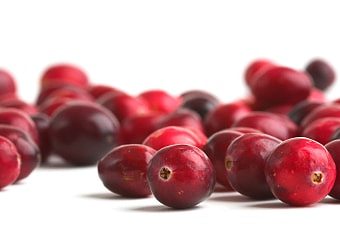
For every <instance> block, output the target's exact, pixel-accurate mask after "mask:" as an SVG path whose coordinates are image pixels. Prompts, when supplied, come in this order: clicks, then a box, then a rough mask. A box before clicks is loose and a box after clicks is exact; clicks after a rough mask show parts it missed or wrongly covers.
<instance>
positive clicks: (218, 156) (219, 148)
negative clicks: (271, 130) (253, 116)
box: [203, 129, 243, 190]
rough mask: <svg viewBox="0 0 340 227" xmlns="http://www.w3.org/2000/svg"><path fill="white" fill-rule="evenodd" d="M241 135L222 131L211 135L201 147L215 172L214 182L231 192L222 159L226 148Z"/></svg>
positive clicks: (235, 132) (231, 131) (230, 131)
mask: <svg viewBox="0 0 340 227" xmlns="http://www.w3.org/2000/svg"><path fill="white" fill-rule="evenodd" d="M241 135H243V133H241V132H237V131H233V130H228V129H226V130H222V131H219V132H216V133H215V134H213V135H212V136H211V137H210V138H209V139H208V141H207V144H206V145H205V146H204V147H203V151H204V152H205V153H206V154H207V155H208V157H209V159H210V160H211V162H212V164H213V165H214V168H215V172H216V181H217V183H220V184H221V185H223V186H224V187H225V188H226V189H227V190H232V188H231V186H230V184H229V182H228V179H227V171H226V170H225V164H224V158H225V156H226V153H227V148H228V146H229V144H231V142H233V141H234V140H235V139H236V138H237V137H239V136H241Z"/></svg>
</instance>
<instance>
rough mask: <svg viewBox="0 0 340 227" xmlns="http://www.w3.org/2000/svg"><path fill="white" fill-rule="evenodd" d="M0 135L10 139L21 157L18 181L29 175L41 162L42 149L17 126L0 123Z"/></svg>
mask: <svg viewBox="0 0 340 227" xmlns="http://www.w3.org/2000/svg"><path fill="white" fill-rule="evenodd" d="M0 136H3V137H6V138H7V139H9V140H10V141H11V142H12V143H13V144H14V145H15V147H16V149H17V151H18V153H19V155H20V157H21V169H20V174H19V176H18V178H17V181H19V180H21V179H24V178H26V177H28V176H29V175H30V174H31V173H32V172H33V170H34V169H36V168H37V167H38V166H39V163H40V151H39V149H38V147H37V145H36V144H35V143H34V142H33V141H32V139H31V138H30V136H29V135H28V134H27V133H26V132H24V131H22V130H20V129H19V128H17V127H13V126H8V125H0Z"/></svg>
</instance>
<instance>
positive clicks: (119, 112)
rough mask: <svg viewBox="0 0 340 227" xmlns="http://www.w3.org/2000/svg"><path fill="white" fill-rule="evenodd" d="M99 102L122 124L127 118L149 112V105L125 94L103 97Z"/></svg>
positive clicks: (110, 94)
mask: <svg viewBox="0 0 340 227" xmlns="http://www.w3.org/2000/svg"><path fill="white" fill-rule="evenodd" d="M97 102H98V103H99V104H101V105H102V106H104V107H106V108H107V109H108V110H110V111H111V113H113V115H115V116H116V117H117V119H118V120H119V121H120V122H121V121H123V120H124V119H126V118H129V117H133V116H135V115H141V114H145V113H148V112H149V107H148V104H147V103H146V102H145V101H144V100H143V99H138V98H135V97H132V96H130V95H127V94H124V93H122V94H112V93H109V94H107V95H104V96H102V97H101V98H100V99H99V100H98V101H97Z"/></svg>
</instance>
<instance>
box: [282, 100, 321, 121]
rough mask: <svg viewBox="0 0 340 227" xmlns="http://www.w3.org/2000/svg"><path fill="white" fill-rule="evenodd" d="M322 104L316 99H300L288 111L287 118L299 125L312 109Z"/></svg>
mask: <svg viewBox="0 0 340 227" xmlns="http://www.w3.org/2000/svg"><path fill="white" fill-rule="evenodd" d="M320 105H322V103H321V102H316V101H307V100H305V101H302V102H299V103H298V104H296V105H295V106H294V107H293V108H292V110H291V111H290V112H289V113H288V116H289V118H290V119H291V120H292V121H294V122H295V123H296V124H297V125H300V124H301V122H302V120H303V119H304V118H305V117H306V116H307V115H308V114H309V113H311V112H312V111H313V110H314V109H316V108H317V107H319V106H320Z"/></svg>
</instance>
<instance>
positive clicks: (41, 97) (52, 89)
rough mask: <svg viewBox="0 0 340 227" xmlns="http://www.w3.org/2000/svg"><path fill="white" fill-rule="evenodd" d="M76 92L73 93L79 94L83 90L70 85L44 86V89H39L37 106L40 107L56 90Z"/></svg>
mask: <svg viewBox="0 0 340 227" xmlns="http://www.w3.org/2000/svg"><path fill="white" fill-rule="evenodd" d="M65 89H66V90H67V89H69V90H76V91H75V92H77V91H79V92H80V93H81V92H83V91H84V89H82V88H79V87H75V86H72V85H65V84H58V83H55V84H49V85H48V86H47V85H46V86H45V87H42V88H41V91H40V92H39V95H38V97H37V100H36V104H37V105H41V103H43V102H44V101H45V100H46V99H47V98H48V97H49V96H50V95H51V94H52V93H53V92H55V91H57V90H65Z"/></svg>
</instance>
